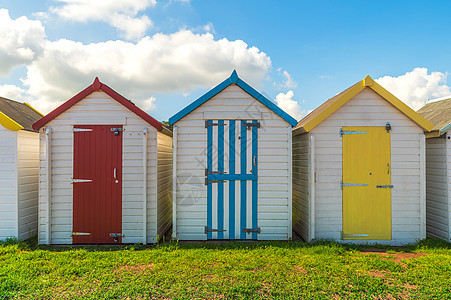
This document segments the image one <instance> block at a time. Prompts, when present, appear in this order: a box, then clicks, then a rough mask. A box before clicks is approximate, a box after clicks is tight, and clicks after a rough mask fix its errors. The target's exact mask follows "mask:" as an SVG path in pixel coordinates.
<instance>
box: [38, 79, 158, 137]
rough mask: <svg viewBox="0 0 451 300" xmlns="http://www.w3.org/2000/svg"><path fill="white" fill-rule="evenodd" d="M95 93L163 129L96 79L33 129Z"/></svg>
mask: <svg viewBox="0 0 451 300" xmlns="http://www.w3.org/2000/svg"><path fill="white" fill-rule="evenodd" d="M96 91H102V92H104V93H105V94H107V95H109V96H110V97H111V98H113V99H114V100H116V101H117V102H119V103H120V104H122V105H123V106H125V107H126V108H128V109H129V110H131V111H132V112H133V113H135V114H136V115H137V116H138V117H140V118H141V119H143V120H144V121H146V122H147V123H149V124H150V125H152V126H153V127H155V128H156V129H157V130H158V131H161V130H162V129H163V125H162V124H161V123H160V122H158V121H157V120H155V119H154V118H152V117H151V116H150V115H149V114H147V113H146V112H145V111H143V110H142V109H140V108H139V107H138V106H136V105H134V104H133V103H131V102H130V101H128V100H127V99H125V98H124V97H123V96H121V95H119V94H118V93H117V92H116V91H114V90H113V89H112V88H110V87H109V86H107V85H106V84H103V83H101V82H100V80H99V78H98V77H96V79H95V80H94V82H93V84H91V85H90V86H88V87H87V88H85V89H84V90H83V91H81V92H80V93H78V94H77V95H75V96H74V97H72V98H70V99H69V100H67V101H66V102H64V103H63V104H61V105H60V106H58V107H57V108H55V109H54V110H53V111H51V112H50V113H48V114H47V115H46V116H44V117H42V118H41V119H40V120H38V121H37V122H36V123H34V124H33V129H34V130H38V129H39V128H41V127H42V126H44V125H45V124H47V123H48V122H50V121H51V120H53V119H55V118H56V117H57V116H59V115H60V114H62V113H63V112H65V111H66V110H68V109H69V108H71V107H72V106H73V105H74V104H76V103H78V102H79V101H80V100H82V99H84V98H86V97H87V96H89V95H90V94H92V93H93V92H96Z"/></svg>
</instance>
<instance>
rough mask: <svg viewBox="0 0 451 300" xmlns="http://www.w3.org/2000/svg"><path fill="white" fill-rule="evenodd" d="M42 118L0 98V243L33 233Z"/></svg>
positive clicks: (34, 230) (29, 108)
mask: <svg viewBox="0 0 451 300" xmlns="http://www.w3.org/2000/svg"><path fill="white" fill-rule="evenodd" d="M41 117H42V115H41V114H40V113H39V112H37V111H36V110H35V109H34V108H32V107H31V106H30V105H28V104H27V103H19V102H16V101H13V100H9V99H6V98H2V97H0V241H1V240H5V239H6V238H10V237H15V238H17V239H19V240H25V239H27V238H30V237H32V236H35V235H36V233H37V227H38V182H39V181H38V180H39V178H38V177H39V168H38V165H39V134H38V132H36V131H34V130H33V129H32V127H31V125H32V124H33V123H34V122H35V121H37V120H39V119H40V118H41Z"/></svg>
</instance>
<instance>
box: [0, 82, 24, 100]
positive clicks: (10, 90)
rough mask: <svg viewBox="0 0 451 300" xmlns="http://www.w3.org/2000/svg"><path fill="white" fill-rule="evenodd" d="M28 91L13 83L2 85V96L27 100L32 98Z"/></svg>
mask: <svg viewBox="0 0 451 300" xmlns="http://www.w3.org/2000/svg"><path fill="white" fill-rule="evenodd" d="M26 92H27V91H26V90H24V89H23V88H20V87H18V86H16V85H13V84H4V85H0V97H4V98H8V99H11V100H15V101H19V102H25V101H30V100H31V98H30V97H29V96H28V95H27V93H26Z"/></svg>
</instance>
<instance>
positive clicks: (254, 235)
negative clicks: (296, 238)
mask: <svg viewBox="0 0 451 300" xmlns="http://www.w3.org/2000/svg"><path fill="white" fill-rule="evenodd" d="M169 122H170V123H171V124H172V125H173V126H174V172H173V174H174V180H176V181H177V184H175V185H174V200H173V201H174V204H173V208H174V213H173V236H174V238H176V239H179V240H210V239H231V240H240V239H254V240H256V239H258V240H287V239H291V233H292V231H291V227H292V226H291V192H290V191H291V174H292V172H291V131H292V127H293V126H295V125H296V123H297V122H296V120H295V119H293V118H292V117H290V116H289V115H288V114H287V113H285V112H284V111H283V110H281V109H280V108H279V107H277V106H276V105H275V104H274V103H273V102H271V101H270V100H268V99H267V98H265V97H264V96H263V95H261V94H260V93H258V92H257V91H256V90H254V89H253V88H252V87H250V86H249V85H248V84H246V83H245V82H244V81H243V80H241V79H240V78H239V77H238V75H237V73H236V71H234V72H233V73H232V75H231V76H230V77H229V78H227V79H226V80H225V81H223V82H222V83H220V84H219V85H218V86H216V87H215V88H213V89H212V90H210V91H209V92H207V93H206V94H205V95H203V96H202V97H200V98H199V99H197V100H196V101H194V102H193V103H191V104H190V105H188V106H187V107H186V108H184V109H183V110H181V111H180V112H178V113H177V114H175V115H174V116H173V117H171V118H170V119H169ZM174 182H175V181H174Z"/></svg>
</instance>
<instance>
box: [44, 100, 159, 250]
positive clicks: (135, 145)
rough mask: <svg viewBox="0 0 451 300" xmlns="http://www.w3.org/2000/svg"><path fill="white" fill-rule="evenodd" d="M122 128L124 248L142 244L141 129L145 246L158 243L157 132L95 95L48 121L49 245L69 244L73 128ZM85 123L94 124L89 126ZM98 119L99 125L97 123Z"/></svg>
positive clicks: (119, 105) (140, 120) (115, 103)
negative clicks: (145, 152) (146, 133)
mask: <svg viewBox="0 0 451 300" xmlns="http://www.w3.org/2000/svg"><path fill="white" fill-rule="evenodd" d="M99 119H101V120H102V123H101V124H103V125H108V124H110V125H123V126H124V129H125V131H124V132H123V133H122V134H123V169H122V172H123V182H122V195H123V196H122V213H123V216H122V233H123V234H124V235H125V237H123V239H122V241H123V243H141V242H142V241H143V228H144V223H143V219H144V218H143V213H142V210H143V206H144V203H143V184H142V182H143V178H144V177H143V176H144V175H143V170H144V169H143V159H144V158H143V153H142V152H143V151H142V149H143V147H144V145H143V143H144V139H143V135H144V133H143V130H144V128H148V139H147V149H148V150H147V151H148V153H147V212H148V214H147V241H148V242H149V243H154V242H156V239H157V212H156V210H157V163H156V158H157V130H156V129H155V128H154V127H153V126H151V125H150V124H148V123H147V122H145V121H144V120H142V119H141V118H140V117H138V116H137V115H135V114H134V113H133V112H131V111H129V110H128V109H127V108H125V107H124V106H123V105H121V104H119V103H118V102H116V101H115V100H114V99H112V98H111V97H109V96H108V95H106V94H105V93H103V92H95V93H92V94H91V95H89V96H88V97H86V98H85V99H83V100H81V101H80V102H79V103H77V104H75V105H74V106H72V107H71V108H70V109H68V110H67V111H65V112H64V113H62V114H61V115H59V116H58V117H56V118H55V119H53V120H52V121H50V122H49V123H48V124H47V125H46V127H50V128H52V131H53V133H52V138H51V151H52V153H51V154H52V155H51V157H52V161H51V165H52V172H51V174H52V193H51V195H52V202H51V205H50V207H51V214H50V216H51V242H52V243H53V244H71V243H72V239H71V233H72V204H73V199H72V198H73V195H72V184H71V177H72V166H73V134H74V133H73V132H72V128H73V125H72V124H78V125H81V121H80V120H84V121H86V123H84V125H96V124H99V123H98V120H99ZM89 120H93V121H92V123H90V122H89ZM96 120H97V121H96ZM43 132H44V128H41V143H40V171H39V174H40V176H39V178H40V179H39V180H40V190H39V243H45V241H46V236H47V230H46V218H47V211H46V207H47V203H46V197H47V190H46V184H45V178H46V177H45V175H46V173H47V170H46V167H45V166H46V161H45V157H46V155H45V153H46V149H45V143H44V142H43V141H44V134H43Z"/></svg>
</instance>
